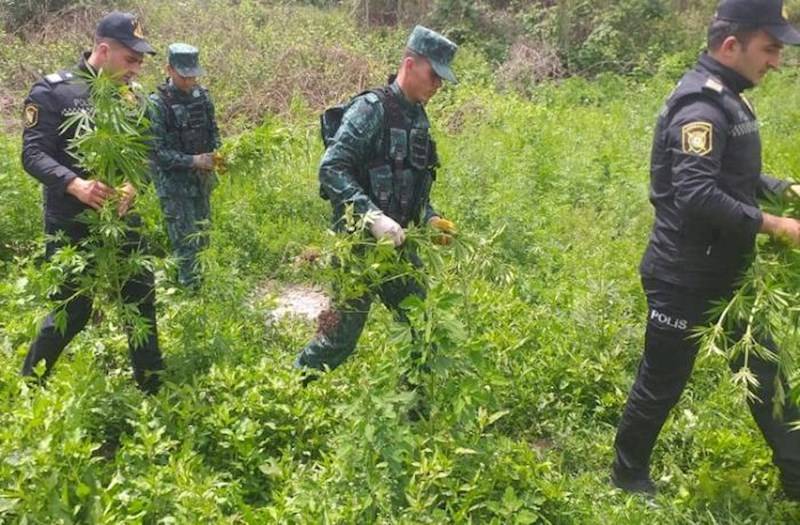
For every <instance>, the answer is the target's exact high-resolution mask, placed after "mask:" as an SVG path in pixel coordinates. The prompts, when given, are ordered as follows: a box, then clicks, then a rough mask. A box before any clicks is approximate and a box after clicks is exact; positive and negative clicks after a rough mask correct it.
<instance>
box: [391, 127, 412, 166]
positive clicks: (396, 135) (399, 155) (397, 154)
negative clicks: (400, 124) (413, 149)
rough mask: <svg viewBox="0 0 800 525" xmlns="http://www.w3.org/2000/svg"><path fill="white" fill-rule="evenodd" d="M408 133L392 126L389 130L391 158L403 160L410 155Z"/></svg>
mask: <svg viewBox="0 0 800 525" xmlns="http://www.w3.org/2000/svg"><path fill="white" fill-rule="evenodd" d="M407 139H408V135H407V133H406V130H404V129H398V128H391V129H390V130H389V158H390V159H392V160H394V161H398V160H400V161H402V160H405V159H406V157H408V140H407Z"/></svg>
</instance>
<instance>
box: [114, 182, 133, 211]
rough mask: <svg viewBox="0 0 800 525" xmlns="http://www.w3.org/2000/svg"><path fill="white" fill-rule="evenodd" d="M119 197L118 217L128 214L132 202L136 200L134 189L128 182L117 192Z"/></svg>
mask: <svg viewBox="0 0 800 525" xmlns="http://www.w3.org/2000/svg"><path fill="white" fill-rule="evenodd" d="M117 191H118V192H119V195H120V199H119V204H118V205H117V213H118V214H119V216H120V217H122V216H123V215H125V214H126V213H128V211H129V210H130V209H131V206H133V201H134V200H136V188H135V187H134V185H133V184H131V183H130V182H126V183H125V184H123V185H122V187H121V188H119V189H118V190H117Z"/></svg>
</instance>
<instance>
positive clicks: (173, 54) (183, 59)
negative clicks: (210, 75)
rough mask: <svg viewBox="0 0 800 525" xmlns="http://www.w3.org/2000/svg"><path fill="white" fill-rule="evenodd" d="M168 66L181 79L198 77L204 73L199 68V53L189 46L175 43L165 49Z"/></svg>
mask: <svg viewBox="0 0 800 525" xmlns="http://www.w3.org/2000/svg"><path fill="white" fill-rule="evenodd" d="M167 59H168V60H169V65H170V66H172V68H173V69H174V70H175V71H177V72H178V74H179V75H180V76H182V77H199V76H200V75H203V74H204V73H205V72H204V71H203V68H202V67H200V51H198V50H197V48H196V47H194V46H190V45H189V44H181V43H175V44H170V45H169V47H168V48H167Z"/></svg>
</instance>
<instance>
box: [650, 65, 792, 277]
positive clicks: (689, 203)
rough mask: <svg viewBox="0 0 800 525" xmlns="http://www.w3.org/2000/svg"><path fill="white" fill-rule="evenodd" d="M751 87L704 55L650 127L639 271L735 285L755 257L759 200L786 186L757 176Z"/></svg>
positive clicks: (758, 154) (758, 149)
mask: <svg viewBox="0 0 800 525" xmlns="http://www.w3.org/2000/svg"><path fill="white" fill-rule="evenodd" d="M750 87H752V83H751V82H750V81H748V80H747V79H746V78H744V77H743V76H741V75H739V74H738V73H736V72H735V71H733V70H731V69H729V68H727V67H725V66H723V65H722V64H720V63H719V62H717V61H716V60H714V59H713V58H711V57H710V56H709V55H707V54H704V55H702V56H701V57H700V60H699V61H698V63H697V65H696V67H695V68H694V69H693V70H691V71H689V72H688V73H686V74H685V75H684V76H683V78H682V79H681V81H680V82H679V83H678V86H677V87H676V88H675V90H674V91H673V93H672V94H671V95H670V97H669V98H668V99H667V102H666V104H665V106H664V108H663V109H662V111H661V113H660V115H659V117H658V122H657V125H656V129H655V136H654V139H653V149H652V153H651V168H650V202H651V203H652V204H653V206H654V207H655V222H654V224H653V230H652V232H651V234H650V241H649V243H648V246H647V249H646V251H645V253H644V257H643V258H642V262H641V265H640V272H641V274H642V275H643V276H645V277H654V278H656V279H660V280H662V281H666V282H669V283H673V284H677V285H681V286H687V287H693V288H696V287H700V288H705V287H718V286H727V285H731V284H733V283H734V282H735V280H736V279H737V278H738V277H739V276H740V274H741V273H742V271H743V270H744V269H745V268H746V266H747V264H748V261H749V259H750V255H751V254H752V251H753V248H754V243H755V237H756V234H757V233H758V231H759V229H760V227H761V223H762V214H761V210H760V209H759V207H758V198H759V197H762V196H764V195H766V194H767V193H769V192H773V193H779V192H782V191H785V190H786V188H787V187H788V185H789V183H788V182H783V181H779V180H777V179H773V178H771V177H768V176H766V175H764V174H762V173H761V139H760V137H759V131H758V121H757V119H756V115H755V113H754V111H753V108H752V107H751V105H750V103H749V102H748V101H747V100H746V99H745V98H744V97H743V96H742V95H741V92H742V91H743V90H745V89H748V88H750Z"/></svg>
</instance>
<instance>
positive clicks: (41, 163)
mask: <svg viewBox="0 0 800 525" xmlns="http://www.w3.org/2000/svg"><path fill="white" fill-rule="evenodd" d="M153 53H154V51H153V48H152V47H150V45H149V44H148V43H147V41H146V40H145V39H144V35H143V34H142V28H141V25H140V23H139V21H138V20H137V18H136V17H135V16H134V15H132V14H130V13H120V12H113V13H110V14H108V15H106V16H105V17H104V18H103V19H102V20H101V21H100V22H99V24H98V26H97V29H96V32H95V41H94V46H93V48H92V51H91V52H86V53H84V55H83V56H82V57H81V59H80V62H79V63H78V65H77V66H76V68H74V69H72V70H64V71H60V72H58V73H53V74H50V75H47V76H46V77H45V78H43V79H42V80H39V81H38V82H36V83H35V84H34V85H33V88H31V91H30V93H29V95H28V97H27V98H26V99H25V109H24V125H25V129H24V132H23V150H22V164H23V166H24V167H25V170H26V171H27V172H28V173H29V174H30V175H31V176H33V177H34V178H35V179H36V180H38V181H39V182H41V183H42V186H43V194H44V224H45V232H46V233H47V234H49V235H54V234H58V233H62V234H63V236H64V237H65V238H66V239H68V240H69V241H70V242H71V243H73V244H75V243H77V242H78V241H80V239H82V238H84V237H85V236H86V235H87V234H88V231H87V227H86V224H85V223H83V222H81V221H79V220H78V218H77V217H78V215H79V214H81V213H82V212H84V211H86V210H89V209H98V208H100V207H101V206H102V205H103V203H104V202H105V201H106V199H108V198H109V197H110V196H111V195H112V194H113V193H114V192H115V191H120V192H121V193H122V198H121V199H120V205H119V210H118V211H119V212H120V214H125V213H126V212H127V211H128V208H129V207H130V206H131V204H132V201H133V199H134V198H135V188H133V186H131V185H130V184H126V185H125V186H123V187H122V188H119V189H114V188H109V187H108V186H106V185H105V184H103V183H102V182H100V181H96V180H92V179H91V174H89V173H85V172H84V171H83V170H82V169H81V168H80V167H79V166H77V165H76V161H75V159H73V158H72V157H71V156H70V155H69V154H68V153H67V150H66V148H67V146H68V144H69V141H70V139H71V138H72V137H73V136H74V134H75V130H74V129H66V130H62V129H61V127H62V124H63V122H64V121H65V119H66V118H67V117H68V116H69V115H70V114H72V113H74V112H75V111H81V110H86V109H88V106H89V88H88V86H87V84H86V82H84V81H83V80H82V79H81V74H80V73H81V72H88V71H89V70H94V71H97V70H99V69H101V68H102V69H104V70H105V71H108V72H110V73H112V74H114V75H117V77H118V79H119V81H120V82H125V83H130V82H131V81H132V80H133V78H134V77H135V76H136V75H137V74H138V72H139V70H140V69H141V65H142V61H143V59H144V55H145V54H153ZM127 220H128V221H129V223H130V224H131V225H135V224H136V223H137V222H138V218H137V217H136V216H135V215H133V214H131V215H128V216H127ZM128 241H129V243H128V247H129V248H131V249H132V248H134V247H136V246H137V245H138V244H139V242H140V239H139V238H138V236H137V234H136V233H135V232H134V231H133V230H131V231H129V233H128ZM60 246H61V244H60V243H58V242H55V241H48V242H47V246H46V250H45V251H46V256H47V257H48V258H49V257H51V256H52V255H53V254H54V253H55V251H56V250H58V248H59V247H60ZM122 292H123V298H124V300H125V301H126V302H128V303H130V304H134V305H136V308H137V309H138V311H139V314H140V315H141V316H142V317H144V318H145V319H147V321H148V322H149V324H150V326H151V327H152V330H151V334H150V336H149V337H148V339H147V341H146V342H145V343H144V344H140V345H138V346H137V345H134V344H133V341H132V340H131V339H129V346H130V351H131V361H132V364H133V375H134V378H135V380H136V382H137V384H138V385H139V387H140V388H141V389H142V390H144V391H145V392H148V393H154V392H155V391H156V390H157V389H158V386H159V377H158V371H160V370H162V369H163V368H164V365H163V361H162V358H161V352H160V350H159V348H158V338H157V334H156V310H155V297H154V295H155V292H154V280H153V275H152V273H150V272H145V273H142V274H140V275H137V276H135V277H134V278H132V279H131V280H129V281H128V282H126V283H124V286H123V290H122ZM73 296H75V288H74V285H73V284H71V283H69V282H67V283H65V284H64V285H62V287H61V289H60V290H59V292H58V294H56V297H55V299H56V300H59V301H64V300H67V302H66V304H65V306H64V309H65V312H66V330H65V331H64V332H63V333H62V331H60V330H58V329H57V328H56V322H55V315H56V312H52V313H51V314H50V315H48V316H47V318H46V319H45V321H44V323H43V325H42V326H41V328H40V330H39V333H38V335H37V336H36V339H35V340H34V342H33V344H32V345H31V348H30V350H29V352H28V355H27V356H26V357H25V363H24V365H23V368H22V374H23V375H26V376H30V375H33V374H34V368H35V367H36V365H37V364H38V363H39V362H40V361H41V360H42V359H44V360H45V364H46V372H47V373H49V371H50V369H51V368H52V366H53V364H54V363H55V361H56V359H57V358H58V356H59V355H60V354H61V352H62V350H63V349H64V347H66V345H67V344H68V343H69V342H70V341H71V340H72V338H73V337H75V335H76V334H77V333H78V332H80V331H81V330H82V329H83V327H84V326H85V325H86V323H87V321H88V320H89V317H90V315H91V311H92V298H91V297H87V296H85V295H77V296H75V297H73Z"/></svg>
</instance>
